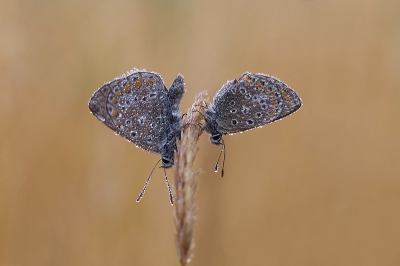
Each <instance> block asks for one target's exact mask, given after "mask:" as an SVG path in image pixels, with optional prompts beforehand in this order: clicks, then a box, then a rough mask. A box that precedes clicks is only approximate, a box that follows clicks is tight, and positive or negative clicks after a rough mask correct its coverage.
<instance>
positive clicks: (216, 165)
mask: <svg viewBox="0 0 400 266" xmlns="http://www.w3.org/2000/svg"><path fill="white" fill-rule="evenodd" d="M221 142H222V143H221V144H220V145H221V150H220V151H219V155H218V160H217V163H216V164H215V167H214V171H215V172H218V166H219V160H220V159H221V154H222V151H223V152H224V158H223V160H222V169H221V177H223V176H224V167H225V143H224V139H221Z"/></svg>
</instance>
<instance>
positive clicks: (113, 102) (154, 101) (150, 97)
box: [89, 69, 183, 154]
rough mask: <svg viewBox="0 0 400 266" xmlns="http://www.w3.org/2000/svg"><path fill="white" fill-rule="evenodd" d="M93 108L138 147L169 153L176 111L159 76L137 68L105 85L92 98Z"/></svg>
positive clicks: (111, 126)
mask: <svg viewBox="0 0 400 266" xmlns="http://www.w3.org/2000/svg"><path fill="white" fill-rule="evenodd" d="M182 94H183V93H182ZM179 102H180V99H179ZM89 109H90V110H91V112H92V113H93V115H95V116H96V117H97V118H98V119H99V120H100V121H101V122H103V123H104V124H105V125H106V126H107V127H109V128H110V129H112V130H113V131H114V132H115V133H116V134H118V135H120V136H122V137H124V138H125V139H127V140H129V141H131V142H133V143H134V144H135V145H136V146H137V147H140V148H142V149H144V150H146V151H149V152H153V153H157V154H163V153H165V149H166V148H165V145H166V144H167V141H168V140H167V136H168V134H169V133H170V127H171V125H170V123H171V120H172V109H171V103H170V101H169V99H168V90H167V88H166V87H165V85H164V82H163V80H162V78H161V76H160V75H159V74H157V73H155V72H147V71H145V70H137V69H134V70H132V71H131V72H129V73H128V74H127V75H123V76H121V77H119V78H116V79H114V80H113V81H111V82H108V83H105V84H104V85H103V86H102V87H100V88H99V89H98V90H97V91H95V92H94V94H93V95H92V97H91V99H90V101H89ZM178 109H179V103H178ZM178 112H179V111H178ZM172 152H173V151H172Z"/></svg>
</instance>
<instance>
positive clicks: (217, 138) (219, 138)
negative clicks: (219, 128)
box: [210, 133, 222, 144]
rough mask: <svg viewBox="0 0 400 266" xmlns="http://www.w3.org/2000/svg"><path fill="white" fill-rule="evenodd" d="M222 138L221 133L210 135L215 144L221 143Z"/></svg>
mask: <svg viewBox="0 0 400 266" xmlns="http://www.w3.org/2000/svg"><path fill="white" fill-rule="evenodd" d="M221 139H222V134H219V133H217V134H214V135H212V136H211V137H210V140H211V142H212V143H214V144H219V142H220V141H221Z"/></svg>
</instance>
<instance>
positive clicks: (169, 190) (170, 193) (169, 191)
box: [164, 168, 174, 205]
mask: <svg viewBox="0 0 400 266" xmlns="http://www.w3.org/2000/svg"><path fill="white" fill-rule="evenodd" d="M164 176H165V183H167V188H168V193H169V203H171V205H174V196H173V195H172V191H171V186H170V185H169V181H168V176H167V172H166V171H165V168H164Z"/></svg>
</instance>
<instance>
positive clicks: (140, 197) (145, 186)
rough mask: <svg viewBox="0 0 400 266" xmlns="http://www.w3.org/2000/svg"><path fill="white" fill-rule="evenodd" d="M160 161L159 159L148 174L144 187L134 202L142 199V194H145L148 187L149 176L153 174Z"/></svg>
mask: <svg viewBox="0 0 400 266" xmlns="http://www.w3.org/2000/svg"><path fill="white" fill-rule="evenodd" d="M160 161H161V159H160V160H158V161H157V163H156V164H155V165H154V167H153V169H152V170H151V173H150V175H149V177H148V178H147V180H146V183H144V187H143V188H142V191H140V194H139V196H138V197H137V199H136V202H139V201H140V200H141V199H142V198H143V196H144V193H145V192H146V188H147V186H148V185H149V182H150V178H151V175H152V174H153V172H154V169H156V166H157V164H158V163H159V162H160Z"/></svg>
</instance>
